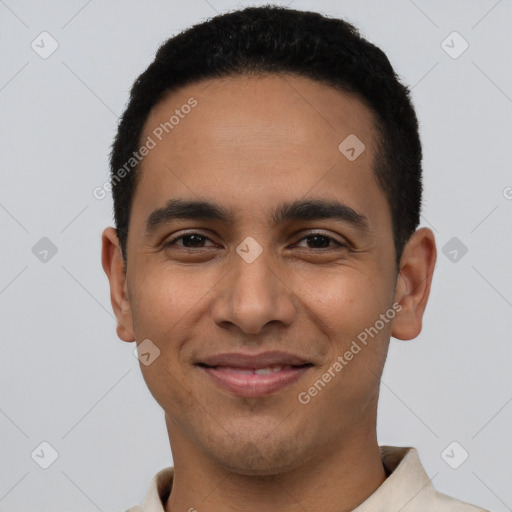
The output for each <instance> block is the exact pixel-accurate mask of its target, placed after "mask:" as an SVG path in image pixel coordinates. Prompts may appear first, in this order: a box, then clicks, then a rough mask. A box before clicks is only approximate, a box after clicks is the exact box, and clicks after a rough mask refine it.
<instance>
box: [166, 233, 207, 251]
mask: <svg viewBox="0 0 512 512" xmlns="http://www.w3.org/2000/svg"><path fill="white" fill-rule="evenodd" d="M178 240H182V244H181V245H180V244H176V242H177V241H178ZM206 240H209V238H207V237H206V236H204V235H201V234H200V233H188V234H186V235H181V236H178V237H176V238H173V239H172V240H169V241H168V242H166V243H165V247H170V246H173V245H178V247H185V248H186V249H194V248H199V249H201V248H203V247H204V243H205V241H206ZM210 241H211V240H210Z"/></svg>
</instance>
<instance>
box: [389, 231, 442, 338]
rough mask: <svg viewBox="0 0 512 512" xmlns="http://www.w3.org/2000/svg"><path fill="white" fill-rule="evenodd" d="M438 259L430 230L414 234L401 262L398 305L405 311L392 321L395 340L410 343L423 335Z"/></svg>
mask: <svg viewBox="0 0 512 512" xmlns="http://www.w3.org/2000/svg"><path fill="white" fill-rule="evenodd" d="M436 258H437V249H436V242H435V238H434V233H432V231H431V230H430V229H428V228H421V229H418V230H417V231H415V232H414V233H413V234H412V236H411V237H410V239H409V240H408V242H407V244H406V245H405V247H404V251H403V253H402V258H401V260H400V274H399V276H398V281H397V286H396V292H395V302H397V303H398V304H400V305H401V306H402V309H401V310H400V311H399V312H398V314H397V315H396V317H395V320H394V322H393V328H392V330H391V335H392V336H393V337H395V338H398V339H400V340H411V339H413V338H416V336H418V334H419V333H420V332H421V326H422V319H423V313H424V311H425V308H426V306H427V300H428V296H429V294H430V285H431V283H432V276H433V273H434V266H435V264H436Z"/></svg>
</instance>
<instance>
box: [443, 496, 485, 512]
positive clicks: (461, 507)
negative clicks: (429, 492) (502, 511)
mask: <svg viewBox="0 0 512 512" xmlns="http://www.w3.org/2000/svg"><path fill="white" fill-rule="evenodd" d="M433 505H435V506H436V509H435V510H436V512H489V511H488V510H486V509H484V508H480V507H477V506H476V505H471V504H470V503H466V502H465V501H460V500H457V499H455V498H452V497H451V496H447V495H446V494H442V493H440V492H438V491H435V503H433Z"/></svg>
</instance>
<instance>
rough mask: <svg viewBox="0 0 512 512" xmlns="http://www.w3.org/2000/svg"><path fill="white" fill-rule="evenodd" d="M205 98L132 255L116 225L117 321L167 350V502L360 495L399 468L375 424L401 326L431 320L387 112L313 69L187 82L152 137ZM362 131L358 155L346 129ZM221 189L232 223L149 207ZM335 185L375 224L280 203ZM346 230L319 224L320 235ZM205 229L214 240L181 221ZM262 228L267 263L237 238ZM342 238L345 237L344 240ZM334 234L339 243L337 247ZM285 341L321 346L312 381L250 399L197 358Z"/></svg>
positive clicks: (258, 235)
mask: <svg viewBox="0 0 512 512" xmlns="http://www.w3.org/2000/svg"><path fill="white" fill-rule="evenodd" d="M190 97H193V98H195V99H196V100H197V101H198V105H197V106H196V107H195V109H193V110H192V111H191V112H190V114H188V115H187V116H186V117H185V118H184V119H182V120H180V123H179V125H177V126H176V127H175V128H174V130H173V131H172V132H171V133H169V134H168V135H167V136H166V137H165V138H164V139H163V141H162V142H160V143H159V144H158V145H157V147H155V148H154V149H153V150H151V151H150V153H149V154H148V155H147V156H146V157H145V159H144V161H143V163H142V168H141V172H142V174H141V180H140V182H139V184H138V186H137V189H136V192H135V195H134V198H133V203H132V209H131V220H130V226H129V236H128V244H127V267H126V271H125V268H124V265H123V259H122V254H121V250H120V246H119V242H118V239H117V237H116V233H115V230H114V228H111V227H109V228H107V229H105V231H104V232H103V237H102V243H103V246H102V263H103V268H104V270H105V272H106V274H107V276H108V279H109V282H110V289H111V301H112V306H113V309H114V312H115V315H116V317H117V321H118V325H117V333H118V336H119V337H120V339H122V340H124V341H126V342H133V341H134V340H137V343H140V342H141V341H142V340H144V339H150V340H152V342H153V343H154V344H155V345H157V346H158V347H159V349H160V351H161V353H160V355H159V357H157V358H156V359H155V360H154V362H153V363H152V364H150V365H148V366H145V365H143V364H141V370H142V373H143V376H144V379H145V381H146V383H147V385H148V387H149V389H150V391H151V393H152V394H153V396H154V397H155V399H156V400H157V402H158V403H159V404H160V405H161V406H162V408H163V409H164V411H165V420H166V424H167V429H168V433H169V440H170V443H171V450H172V456H173V462H174V467H175V477H174V481H173V488H172V492H171V495H170V498H169V500H168V501H167V503H166V511H167V512H170V511H172V512H179V511H187V510H189V509H191V508H195V509H196V510H198V511H201V510H203V511H204V510H208V511H209V512H217V511H219V512H220V511H223V512H225V511H235V510H236V511H258V512H261V511H262V510H269V511H270V510H272V511H275V510H281V511H283V512H291V511H299V510H300V511H303V510H308V511H320V510H321V511H324V512H331V511H332V512H334V511H336V512H343V511H350V510H353V509H354V508H355V507H357V506H358V505H359V504H361V503H362V502H363V501H365V500H366V499H367V498H368V497H369V496H370V495H371V494H372V493H373V492H375V490H376V489H377V488H378V487H379V486H380V485H381V484H382V483H383V482H384V480H385V478H386V475H385V471H384V468H383V465H382V461H381V458H380V452H379V446H378V442H377V436H376V418H377V402H378V395H379V382H380V377H381V374H382V369H383V366H384V363H385V360H386V355H387V350H388V345H389V340H390V336H394V337H395V338H398V339H401V340H408V339H412V338H415V337H416V336H417V335H418V334H419V333H420V331H421V322H422V316H423V313H424V310H425V306H426V303H427V299H428V295H429V291H430V285H431V280H432V273H433V269H434V265H435V260H436V247H435V240H434V235H433V233H432V231H430V230H429V229H426V228H422V229H419V230H418V231H416V232H415V233H414V234H413V235H412V237H411V238H410V240H409V242H408V243H407V245H406V247H405V249H404V252H403V255H402V258H401V262H400V272H399V273H398V274H397V273H396V271H395V252H394V245H393V235H392V225H391V214H390V208H389V204H388V202H387V199H386V196H385V195H384V192H383V191H382V189H381V188H380V187H379V186H378V184H377V182H376V180H375V177H374V175H373V172H372V165H373V162H374V157H375V150H374V147H375V139H374V133H373V126H374V119H373V116H372V113H371V112H370V110H369V109H368V108H367V107H366V106H365V105H364V104H363V103H361V102H360V101H359V100H358V99H357V98H356V97H355V96H353V95H350V94H345V93H341V92H339V91H337V90H335V89H333V88H331V87H329V86H327V85H324V84H321V83H318V82H315V81H311V80H308V79H306V78H303V77H297V76H293V77H292V76H286V77H285V76H277V75H252V76H237V77H234V78H229V79H221V80H219V79H216V80H210V81H206V82H200V83H195V84H192V85H188V86H186V87H185V88H183V89H181V90H179V91H176V92H173V93H172V94H170V95H167V96H166V97H165V98H164V99H163V100H162V101H161V102H160V103H159V104H158V105H157V106H156V107H155V108H154V109H153V110H152V111H151V113H150V115H149V117H148V119H147V122H146V124H145V129H144V133H143V135H142V138H141V140H145V138H146V137H147V136H148V135H151V133H152V131H153V130H154V128H155V127H156V126H158V125H159V124H160V123H161V122H165V121H166V120H168V119H169V117H170V115H172V113H173V112H174V110H175V109H176V108H180V106H181V105H183V104H185V103H186V102H187V100H188V99H189V98H190ZM349 134H356V135H357V137H358V138H359V139H360V140H361V141H363V142H364V144H365V146H366V149H365V151H363V153H362V154H361V155H360V156H359V157H358V158H357V159H356V160H355V161H352V162H351V161H349V160H348V159H347V158H345V156H344V155H343V154H342V153H341V152H340V151H339V149H338V145H339V144H340V142H341V141H343V140H344V139H345V138H346V137H347V136H348V135H349ZM177 198H180V199H192V200H194V199H195V200H197V199H208V200H212V201H215V202H217V203H219V204H221V205H222V206H224V207H226V208H228V209H229V210H231V211H232V213H233V215H234V221H233V222H232V223H227V224H224V223H222V222H219V221H212V220H206V221H198V220H174V221H172V222H170V223H164V224H162V225H160V226H158V228H157V229H156V231H155V232H154V233H152V234H151V235H150V236H148V235H147V234H145V222H146V219H147V218H148V216H149V215H150V214H151V212H153V211H154V210H155V209H157V208H161V207H163V206H164V205H165V204H166V201H168V200H169V199H177ZM297 199H336V200H338V201H340V202H343V203H344V204H346V205H348V206H350V207H351V208H353V209H354V210H356V211H357V212H359V213H361V214H363V215H364V216H365V217H366V218H367V220H368V230H367V231H366V232H365V231H362V230H360V229H358V228H357V227H354V226H352V225H351V224H349V223H347V222H342V221H339V220H335V219H324V220H322V219H320V220H318V219H317V220H307V221H304V220H289V221H287V222H285V223H283V224H279V225H274V224H273V223H272V221H271V219H270V215H271V213H272V212H273V211H274V209H275V208H276V207H277V206H278V205H280V204H281V203H283V202H288V201H294V200H297ZM318 232H320V234H321V235H324V236H327V237H331V239H330V240H329V239H325V238H320V243H317V244H316V245H315V239H314V237H313V239H312V238H306V237H307V236H310V237H311V236H312V234H314V233H318ZM190 233H198V234H201V235H203V236H204V237H206V238H199V240H198V239H193V240H192V241H191V240H190V238H189V239H186V238H185V239H180V240H178V241H177V242H175V244H174V245H172V246H169V247H163V243H164V242H167V241H170V240H171V239H172V238H173V236H178V235H185V234H190ZM248 236H250V237H252V238H254V239H255V240H256V241H257V242H258V244H259V245H260V246H261V247H262V249H263V252H262V254H261V255H260V256H259V257H258V258H257V259H256V260H255V261H254V262H252V263H250V264H249V263H247V262H246V261H244V260H243V259H242V258H241V257H240V256H239V255H238V254H237V252H236V248H237V246H238V245H239V244H240V243H241V242H242V241H243V240H244V239H245V238H246V237H248ZM336 241H338V242H341V243H345V244H347V246H346V247H338V246H337V245H336ZM323 244H325V245H323ZM395 303H397V304H400V306H401V311H400V312H398V313H396V316H395V317H394V319H393V320H391V321H389V323H386V324H385V327H384V328H383V329H382V330H380V331H379V333H378V335H377V336H375V337H374V338H372V339H370V341H369V342H368V344H367V346H365V347H364V348H363V349H362V350H361V351H360V352H359V353H358V354H357V355H356V356H354V358H353V359H352V360H351V361H350V362H348V364H347V365H346V366H345V367H344V368H343V370H342V371H341V372H339V373H337V374H336V376H335V377H334V378H332V380H331V381H330V382H329V383H328V384H327V385H326V386H325V388H323V389H322V390H321V391H320V392H319V393H318V394H317V396H315V397H314V398H312V399H311V401H310V402H309V403H308V404H307V405H303V404H301V403H300V402H299V401H298V399H297V396H298V394H299V393H300V392H303V391H307V390H308V389H309V388H310V387H311V386H312V385H313V383H314V382H315V381H317V380H318V379H321V378H322V375H323V374H324V373H325V372H326V371H327V370H328V369H329V368H330V367H331V366H332V365H333V362H334V361H335V360H336V358H337V357H338V356H339V355H343V354H344V353H345V352H346V351H347V350H348V349H349V347H350V345H351V343H352V341H353V340H356V339H357V336H358V334H359V333H361V332H362V331H364V329H365V328H368V327H370V326H374V325H375V322H376V321H377V320H378V319H379V315H381V314H384V313H386V311H388V310H390V309H391V310H393V304H395ZM266 350H282V351H285V352H290V353H293V354H296V355H299V356H301V357H303V358H304V359H306V360H308V361H311V362H312V363H313V364H314V367H313V368H311V369H309V370H308V371H307V372H306V373H305V374H304V375H303V376H302V377H301V378H300V379H299V380H298V381H297V382H295V383H294V384H292V385H290V386H288V387H286V388H284V389H281V390H279V391H277V392H275V393H272V394H270V395H268V396H265V397H256V398H241V397H238V396H235V395H233V394H231V393H230V392H228V391H226V390H224V389H223V388H220V387H219V386H218V385H216V384H215V383H214V382H213V381H212V380H211V379H210V378H209V377H208V376H207V375H205V374H204V373H203V372H202V371H200V369H199V368H198V367H197V366H195V364H194V363H195V362H197V360H198V359H199V360H200V359H201V358H202V357H206V356H211V355H213V354H218V353H221V352H241V351H243V352H249V351H252V352H263V351H266Z"/></svg>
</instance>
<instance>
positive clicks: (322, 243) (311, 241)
mask: <svg viewBox="0 0 512 512" xmlns="http://www.w3.org/2000/svg"><path fill="white" fill-rule="evenodd" d="M304 240H306V241H307V242H306V243H307V244H308V248H309V249H330V248H333V245H330V242H334V244H335V245H334V247H335V246H338V247H346V245H345V244H342V243H341V242H338V241H337V240H336V239H335V238H333V237H332V236H327V235H324V234H321V233H313V234H311V235H308V236H306V237H304V238H302V239H301V240H299V243H300V242H302V241H304Z"/></svg>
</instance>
